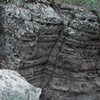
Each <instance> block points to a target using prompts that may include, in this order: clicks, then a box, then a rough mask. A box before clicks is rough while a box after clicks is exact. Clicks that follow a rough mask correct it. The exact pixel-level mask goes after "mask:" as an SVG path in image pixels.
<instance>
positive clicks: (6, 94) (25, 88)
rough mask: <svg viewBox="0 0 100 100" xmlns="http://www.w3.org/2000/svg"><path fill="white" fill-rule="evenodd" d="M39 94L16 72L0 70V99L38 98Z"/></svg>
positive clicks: (38, 90)
mask: <svg viewBox="0 0 100 100" xmlns="http://www.w3.org/2000/svg"><path fill="white" fill-rule="evenodd" d="M40 94H41V89H40V88H36V87H33V86H32V85H30V84H29V83H28V82H27V81H26V80H25V79H24V78H23V77H21V76H20V75H19V74H18V73H17V72H15V71H11V70H0V100H39V97H40Z"/></svg>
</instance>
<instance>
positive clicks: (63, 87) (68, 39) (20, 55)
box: [2, 3, 100, 100]
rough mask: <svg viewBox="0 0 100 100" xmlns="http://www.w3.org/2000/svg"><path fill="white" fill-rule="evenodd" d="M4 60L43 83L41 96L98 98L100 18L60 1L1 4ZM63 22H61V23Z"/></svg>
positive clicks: (52, 99) (59, 99) (35, 82)
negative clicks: (53, 5)
mask: <svg viewBox="0 0 100 100" xmlns="http://www.w3.org/2000/svg"><path fill="white" fill-rule="evenodd" d="M2 7H3V9H4V10H3V12H2V13H3V14H2V15H3V18H4V22H3V27H4V32H5V33H6V41H5V45H6V46H5V48H4V51H5V52H6V56H7V65H8V66H11V67H10V68H13V69H17V70H18V71H19V72H20V73H21V75H22V76H24V77H25V78H26V79H27V80H28V81H29V82H30V83H31V84H33V85H35V86H39V87H41V88H42V89H43V94H42V95H41V99H42V100H100V32H99V27H100V23H99V22H98V21H97V19H98V18H97V16H96V15H95V14H93V13H92V12H90V11H88V10H86V9H84V8H80V7H77V6H72V5H67V4H62V5H61V6H60V11H59V13H56V12H55V11H54V10H53V9H52V8H51V7H50V6H49V5H44V4H40V3H33V4H25V6H24V7H23V8H21V7H17V6H15V5H11V4H8V5H3V6H2ZM63 23H64V24H63Z"/></svg>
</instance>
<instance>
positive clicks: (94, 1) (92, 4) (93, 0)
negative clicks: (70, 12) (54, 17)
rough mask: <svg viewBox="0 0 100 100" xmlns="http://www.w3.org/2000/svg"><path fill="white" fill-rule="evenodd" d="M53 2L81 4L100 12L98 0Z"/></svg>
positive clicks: (60, 0) (59, 0)
mask: <svg viewBox="0 0 100 100" xmlns="http://www.w3.org/2000/svg"><path fill="white" fill-rule="evenodd" d="M55 2H57V3H69V4H74V5H78V6H83V7H86V8H88V9H91V10H96V11H98V12H99V13H100V0H55Z"/></svg>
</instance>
